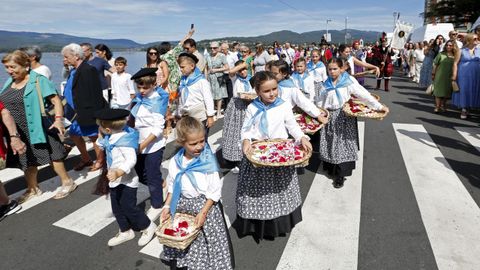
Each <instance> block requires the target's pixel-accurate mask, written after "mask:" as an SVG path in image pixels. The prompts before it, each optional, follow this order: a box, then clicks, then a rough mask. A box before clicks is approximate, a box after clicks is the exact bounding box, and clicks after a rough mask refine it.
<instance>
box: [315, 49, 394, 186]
mask: <svg viewBox="0 0 480 270" xmlns="http://www.w3.org/2000/svg"><path fill="white" fill-rule="evenodd" d="M342 68H343V61H342V59H339V58H333V59H331V60H330V61H329V63H328V72H329V77H328V79H327V80H326V81H325V82H324V83H323V84H318V85H316V89H315V91H316V92H317V94H316V103H317V106H319V107H322V108H325V109H327V110H328V111H329V113H330V119H329V122H328V123H327V124H326V125H325V127H323V128H322V129H320V150H319V152H320V154H319V156H320V160H321V161H322V162H323V169H324V170H326V171H327V172H328V174H329V175H331V176H332V177H334V182H333V186H334V187H335V188H341V187H342V186H343V182H344V181H345V176H350V175H352V171H353V170H354V169H355V161H356V160H357V159H358V156H357V152H358V150H359V142H358V127H357V118H355V117H350V116H347V115H346V114H345V113H344V112H343V110H342V107H343V105H344V104H345V103H346V102H348V100H350V97H351V95H352V94H353V95H355V96H356V97H358V98H359V99H361V100H362V101H364V102H365V103H366V104H367V105H368V106H369V107H370V108H372V109H374V110H377V111H385V112H387V113H388V108H387V107H385V106H383V105H382V104H380V103H379V102H378V101H377V100H376V99H375V98H374V97H373V96H372V95H370V93H369V92H368V91H367V90H366V89H365V88H363V86H361V85H360V84H359V83H358V82H357V80H355V78H353V77H352V76H350V75H349V74H348V73H347V72H345V71H342Z"/></svg>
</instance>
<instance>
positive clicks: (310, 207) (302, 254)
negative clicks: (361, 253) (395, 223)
mask: <svg viewBox="0 0 480 270" xmlns="http://www.w3.org/2000/svg"><path fill="white" fill-rule="evenodd" d="M364 130H365V123H364V122H359V123H358V131H359V139H360V152H359V158H358V161H357V164H356V169H355V170H354V171H353V174H352V176H351V177H347V181H346V182H345V186H344V187H343V188H341V189H338V190H337V189H334V188H333V186H332V180H331V179H330V178H328V177H327V176H325V175H323V174H320V173H317V175H316V176H315V178H314V179H313V183H312V186H311V187H310V190H309V192H308V195H307V197H306V199H305V202H304V203H303V207H302V215H303V221H302V222H300V223H299V224H297V225H296V226H295V228H294V229H293V231H292V233H291V234H290V237H289V239H288V243H287V245H286V247H285V249H284V251H283V254H282V257H281V259H280V262H279V263H278V266H277V269H282V270H287V269H288V270H289V269H357V254H358V239H359V230H360V208H361V193H362V170H363V148H364V147H363V146H364ZM321 170H322V169H319V171H321Z"/></svg>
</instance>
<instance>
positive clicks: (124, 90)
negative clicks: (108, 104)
mask: <svg viewBox="0 0 480 270" xmlns="http://www.w3.org/2000/svg"><path fill="white" fill-rule="evenodd" d="M131 77H132V75H130V74H128V73H126V72H123V73H121V74H118V73H117V72H115V73H113V74H112V81H111V84H112V102H114V103H115V104H118V105H122V106H124V105H127V104H128V103H130V101H131V100H132V99H131V98H130V95H134V94H135V88H134V86H133V80H131V79H130V78H131Z"/></svg>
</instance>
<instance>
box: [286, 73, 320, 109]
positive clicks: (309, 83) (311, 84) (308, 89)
mask: <svg viewBox="0 0 480 270" xmlns="http://www.w3.org/2000/svg"><path fill="white" fill-rule="evenodd" d="M292 79H293V82H295V85H296V86H297V87H298V89H301V84H300V82H299V81H298V80H296V79H295V78H293V77H292ZM314 79H315V78H313V75H311V74H310V73H309V74H308V76H307V77H306V78H305V79H303V86H304V87H305V89H302V90H301V91H302V92H303V93H304V94H307V95H308V97H307V98H308V99H309V100H310V101H312V102H313V101H314V97H315V80H314Z"/></svg>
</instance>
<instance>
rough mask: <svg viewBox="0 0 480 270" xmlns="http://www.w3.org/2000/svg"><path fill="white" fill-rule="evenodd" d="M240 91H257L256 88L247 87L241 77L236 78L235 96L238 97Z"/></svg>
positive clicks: (234, 85)
mask: <svg viewBox="0 0 480 270" xmlns="http://www.w3.org/2000/svg"><path fill="white" fill-rule="evenodd" d="M238 92H250V93H255V89H253V88H249V89H246V87H245V84H243V82H242V81H240V79H236V80H235V83H234V84H233V97H238Z"/></svg>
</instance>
